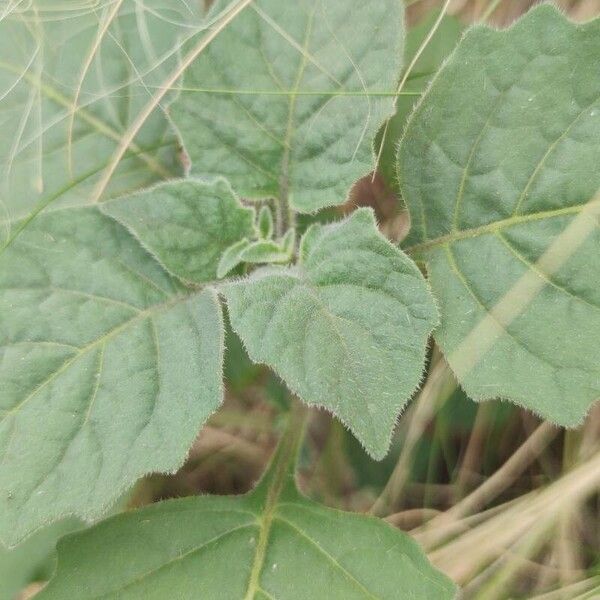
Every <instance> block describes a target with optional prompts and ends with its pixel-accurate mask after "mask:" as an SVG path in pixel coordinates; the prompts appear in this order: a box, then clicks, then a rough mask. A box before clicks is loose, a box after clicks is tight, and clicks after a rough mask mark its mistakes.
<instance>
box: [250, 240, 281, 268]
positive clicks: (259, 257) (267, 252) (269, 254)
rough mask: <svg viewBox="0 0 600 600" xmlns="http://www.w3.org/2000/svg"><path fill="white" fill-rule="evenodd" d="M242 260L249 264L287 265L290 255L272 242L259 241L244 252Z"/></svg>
mask: <svg viewBox="0 0 600 600" xmlns="http://www.w3.org/2000/svg"><path fill="white" fill-rule="evenodd" d="M241 259H242V260H243V261H244V262H248V263H285V262H289V260H290V255H289V254H288V253H287V252H285V251H284V249H283V248H282V247H281V246H280V245H279V244H277V243H275V242H273V241H271V240H258V241H257V242H252V244H249V245H248V247H247V248H246V249H245V250H243V252H242V254H241Z"/></svg>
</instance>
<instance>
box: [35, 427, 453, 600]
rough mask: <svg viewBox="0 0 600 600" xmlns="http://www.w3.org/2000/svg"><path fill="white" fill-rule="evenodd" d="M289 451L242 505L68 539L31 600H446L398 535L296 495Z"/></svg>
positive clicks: (208, 500) (112, 523) (174, 510)
mask: <svg viewBox="0 0 600 600" xmlns="http://www.w3.org/2000/svg"><path fill="white" fill-rule="evenodd" d="M300 429H301V428H300ZM284 439H285V438H284ZM290 453H293V447H290V445H286V444H284V445H282V446H281V447H280V450H279V451H278V453H277V454H276V457H275V460H274V462H273V465H272V467H271V468H270V469H269V472H268V473H267V475H266V476H265V477H264V479H263V480H262V481H261V482H260V484H259V485H258V487H257V488H256V489H255V490H254V491H253V492H251V493H250V494H248V495H246V496H238V497H231V496H230V497H216V496H213V497H210V496H205V497H194V498H185V499H180V500H171V501H166V502H161V503H158V504H154V505H152V506H149V507H147V508H144V509H142V510H139V511H135V512H129V513H125V514H122V515H119V516H117V517H115V518H112V519H109V520H107V521H104V522H103V523H100V524H99V525H97V526H95V527H92V528H91V529H89V530H87V531H85V532H82V533H80V534H77V535H74V536H70V537H69V538H68V539H66V540H64V541H63V542H61V543H59V550H58V553H59V559H58V568H57V572H56V576H55V577H54V579H53V580H52V581H51V582H50V584H49V585H48V587H47V588H46V589H45V590H44V591H43V592H42V593H41V594H40V595H39V599H40V600H53V599H61V600H63V599H65V598H77V599H80V600H85V599H86V598H89V599H91V598H99V597H102V598H106V599H109V598H115V599H116V598H118V599H119V600H133V599H142V598H143V599H154V598H156V599H157V600H158V599H161V600H162V599H163V598H178V599H180V600H185V599H188V598H189V599H190V600H191V599H196V598H206V599H213V598H227V599H231V600H236V599H239V600H243V599H246V600H251V599H256V600H258V599H260V600H269V599H271V598H278V600H303V599H305V598H310V599H314V600H320V599H323V600H325V599H326V600H337V599H339V600H354V599H357V600H358V599H363V598H371V599H375V598H381V599H382V600H383V599H390V600H392V599H393V600H404V599H406V600H408V599H413V598H418V599H419V600H428V599H429V600H450V599H451V598H454V597H455V595H456V591H457V590H456V587H455V586H454V584H453V583H452V582H451V581H450V580H449V579H447V578H446V577H445V576H444V575H443V574H442V573H440V572H438V571H436V570H435V569H434V568H433V567H432V566H431V565H430V564H429V562H428V561H427V558H426V557H425V555H424V554H423V552H422V551H421V550H420V548H419V547H418V546H417V545H416V544H415V542H414V541H413V540H411V539H410V538H409V537H408V536H407V535H406V534H405V533H403V532H401V531H399V530H397V529H393V528H392V527H391V526H390V525H388V524H387V523H384V522H382V521H379V520H378V519H375V518H373V517H367V516H362V515H356V514H349V513H344V512H341V511H337V510H333V509H330V508H325V507H323V506H320V505H318V504H316V503H314V502H311V501H310V500H308V499H307V498H305V497H303V496H301V495H300V493H299V492H298V490H297V488H296V485H295V482H294V477H293V473H292V471H291V470H290V469H289V468H288V467H287V464H288V461H289V460H290V456H289V454H290ZM292 458H293V456H292ZM233 562H234V563H235V564H234V565H233V566H232V563H233ZM107 573H109V574H110V577H107Z"/></svg>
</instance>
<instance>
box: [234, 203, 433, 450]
mask: <svg viewBox="0 0 600 600" xmlns="http://www.w3.org/2000/svg"><path fill="white" fill-rule="evenodd" d="M300 254H301V258H300V263H299V264H298V265H296V266H294V267H291V268H283V267H281V268H277V267H264V268H262V269H258V270H257V271H255V272H254V273H253V274H252V275H251V276H250V277H249V278H246V279H243V280H239V281H236V282H233V283H231V284H227V285H224V286H223V292H224V294H225V297H226V298H227V304H228V307H229V315H230V319H231V324H232V326H233V328H234V329H235V331H236V332H237V333H238V334H239V336H240V337H241V339H242V340H243V342H244V344H245V346H246V349H247V350H248V354H249V356H250V358H252V360H254V361H255V362H263V363H266V364H267V365H269V366H270V367H272V368H273V369H274V370H275V371H276V372H277V373H278V374H279V375H280V376H281V377H282V378H283V380H284V381H285V382H286V383H287V385H288V386H289V387H290V389H291V390H292V391H294V392H295V393H297V394H298V395H299V396H300V398H302V400H304V401H305V402H308V403H309V404H315V405H319V406H324V407H325V408H327V409H328V410H331V411H332V412H333V413H334V414H335V415H336V416H338V417H339V418H340V419H341V420H342V421H343V422H344V423H345V424H346V425H347V426H348V427H350V429H351V430H352V432H353V433H354V434H355V435H356V436H357V437H358V439H359V440H360V441H361V443H362V444H363V445H364V447H365V448H366V449H367V451H368V452H369V453H370V454H371V455H372V456H374V457H377V458H383V456H384V455H385V454H386V452H387V450H388V446H389V442H390V437H391V434H392V430H393V427H394V424H395V421H396V418H397V416H398V413H399V412H400V410H401V409H402V407H403V406H404V404H405V403H406V402H407V400H408V399H409V397H410V395H411V393H412V392H413V391H414V389H415V387H416V386H417V384H418V383H419V379H420V377H421V373H422V370H423V364H424V360H425V345H426V341H427V337H428V335H429V334H430V333H431V330H432V329H433V327H434V325H435V324H436V321H437V313H436V308H435V305H434V303H433V299H432V297H431V294H430V293H429V289H428V287H427V284H426V283H425V280H424V279H423V277H422V275H421V273H420V272H419V270H418V269H417V267H416V265H415V264H414V263H413V262H412V260H410V259H409V258H408V257H407V256H406V255H405V254H404V253H403V252H401V251H400V250H398V249H397V248H395V247H394V246H392V245H391V244H390V243H389V242H388V241H387V240H386V239H385V238H384V237H383V236H382V235H381V234H380V233H379V232H378V231H377V227H376V224H375V219H374V217H373V213H372V212H371V211H370V210H369V209H359V210H357V211H355V212H354V213H353V214H352V215H351V216H350V217H349V218H348V219H347V220H345V221H342V222H339V223H336V224H332V225H326V226H320V225H313V226H312V227H311V228H310V229H309V230H308V231H307V233H306V234H305V235H304V237H303V239H302V242H301V248H300Z"/></svg>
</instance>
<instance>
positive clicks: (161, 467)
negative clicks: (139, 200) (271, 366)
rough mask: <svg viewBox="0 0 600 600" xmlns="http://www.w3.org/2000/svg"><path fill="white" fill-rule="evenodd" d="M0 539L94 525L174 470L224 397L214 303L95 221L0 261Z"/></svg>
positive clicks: (67, 221)
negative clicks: (74, 521)
mask: <svg viewBox="0 0 600 600" xmlns="http://www.w3.org/2000/svg"><path fill="white" fill-rule="evenodd" d="M0 314H2V315H9V318H2V319H0V538H1V539H2V540H4V541H6V542H7V543H9V544H14V543H16V542H18V541H19V540H21V539H22V538H24V537H25V536H26V535H28V534H29V533H31V532H33V531H34V530H35V529H37V528H39V527H40V526H42V525H43V524H45V523H47V522H49V521H53V520H57V519H59V518H61V517H62V516H65V515H71V514H74V515H78V516H81V517H83V518H86V519H91V518H94V517H98V516H100V515H101V514H102V512H103V511H104V509H105V508H106V507H107V506H108V505H109V504H111V503H112V502H114V500H115V499H116V498H117V497H118V496H119V495H120V494H121V493H122V492H123V491H124V490H125V489H127V488H128V487H129V486H131V484H133V483H134V482H135V481H136V479H138V478H139V477H140V476H142V475H144V474H146V473H149V472H153V471H173V470H174V469H176V468H178V467H179V466H180V465H181V463H182V462H183V460H184V458H185V456H186V453H187V450H188V448H189V446H190V445H191V443H192V441H193V440H194V438H195V436H196V435H197V433H198V430H199V428H200V426H201V425H202V423H203V422H204V421H205V420H206V418H207V417H208V416H209V415H210V414H211V413H212V412H213V411H214V410H215V409H216V408H217V407H218V405H219V404H220V402H221V396H222V390H221V387H222V381H221V376H222V361H223V325H222V318H221V309H220V305H219V302H218V299H217V297H216V294H215V292H214V290H211V289H209V288H207V289H204V290H193V291H190V290H187V289H185V288H183V287H182V286H181V285H180V284H178V283H177V282H176V281H175V280H174V279H173V278H172V277H171V276H170V275H169V274H168V273H166V272H165V271H164V269H163V268H162V267H160V265H159V264H158V263H157V262H156V261H155V260H154V259H153V258H152V257H151V256H150V255H149V254H148V253H147V252H146V251H145V250H144V249H143V248H142V247H141V246H140V244H139V243H138V242H137V240H135V238H133V237H132V236H131V235H130V234H129V233H128V231H127V230H126V229H125V228H124V227H122V226H121V225H119V224H118V223H117V222H116V221H114V220H113V219H111V218H109V217H107V216H105V215H103V214H102V213H101V212H100V211H99V210H98V209H97V208H94V207H83V208H70V209H63V210H54V211H49V212H46V213H44V214H42V215H39V216H38V217H37V218H36V219H35V220H33V221H32V222H31V223H30V224H29V226H28V227H27V228H26V229H24V230H23V231H22V232H21V234H20V236H19V237H18V238H17V239H16V240H15V241H14V242H13V243H12V244H11V245H10V246H8V247H7V248H6V249H5V251H4V253H2V254H0Z"/></svg>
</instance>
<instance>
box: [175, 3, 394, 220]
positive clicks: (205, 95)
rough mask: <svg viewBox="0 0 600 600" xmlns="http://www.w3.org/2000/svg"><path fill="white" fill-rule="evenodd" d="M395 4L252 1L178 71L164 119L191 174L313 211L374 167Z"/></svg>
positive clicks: (389, 90)
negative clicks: (180, 78) (178, 87)
mask: <svg viewBox="0 0 600 600" xmlns="http://www.w3.org/2000/svg"><path fill="white" fill-rule="evenodd" d="M402 41H403V7H402V2H400V1H399V0H380V1H379V2H376V3H370V4H367V3H365V2H362V1H359V0H349V1H346V2H339V1H338V0H299V1H296V2H292V3H289V2H288V3H285V2H281V1H280V0H256V1H255V2H253V3H252V4H250V5H249V6H248V8H247V9H246V10H244V11H243V12H242V13H241V14H240V15H239V16H237V17H236V19H235V20H233V21H232V22H231V24H230V25H229V26H228V27H227V29H226V30H225V31H223V32H221V34H220V35H219V37H218V38H216V39H215V40H214V42H212V43H211V44H210V45H209V46H208V47H207V48H206V50H205V51H204V52H203V53H202V54H201V55H200V56H199V57H198V59H197V60H196V61H195V62H194V63H193V64H192V65H191V67H190V68H189V69H188V70H187V71H186V74H185V78H184V85H183V89H182V92H181V95H180V96H179V97H178V98H177V99H176V100H175V102H173V104H172V105H171V106H170V113H171V115H172V118H173V120H174V122H175V124H176V125H177V127H178V129H179V131H180V134H181V136H182V138H183V141H184V144H185V147H186V150H187V152H188V154H189V155H190V157H191V160H192V167H191V172H192V174H196V175H202V176H204V175H209V176H213V175H224V176H225V177H227V178H228V179H229V181H230V182H231V184H232V186H233V188H234V189H235V190H236V191H237V192H238V193H239V194H240V195H241V196H242V197H245V198H253V199H262V198H271V197H275V198H284V199H287V198H288V197H289V201H290V204H291V205H292V206H293V207H294V208H295V209H296V210H298V211H301V212H313V211H315V210H317V209H319V208H322V207H325V206H331V205H335V204H340V203H342V202H344V199H345V198H346V196H347V194H348V190H349V189H350V186H351V185H352V183H354V181H356V179H358V178H359V177H360V176H362V175H364V174H365V173H367V172H368V171H370V170H371V169H372V168H373V162H374V160H373V159H374V157H373V150H372V142H373V138H374V136H375V133H376V132H377V128H378V127H379V125H380V124H381V121H382V120H383V119H384V118H386V117H388V116H389V115H390V113H391V111H392V107H393V98H392V95H393V91H394V84H395V81H396V77H397V74H398V72H399V70H400V65H401V61H402Z"/></svg>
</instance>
